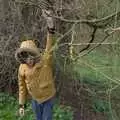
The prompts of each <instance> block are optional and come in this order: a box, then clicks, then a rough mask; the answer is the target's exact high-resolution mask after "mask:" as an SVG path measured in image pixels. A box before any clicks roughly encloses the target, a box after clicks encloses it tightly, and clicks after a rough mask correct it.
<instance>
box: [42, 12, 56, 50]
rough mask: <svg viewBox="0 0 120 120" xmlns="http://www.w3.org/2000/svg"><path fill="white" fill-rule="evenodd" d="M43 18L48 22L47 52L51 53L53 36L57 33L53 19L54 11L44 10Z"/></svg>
mask: <svg viewBox="0 0 120 120" xmlns="http://www.w3.org/2000/svg"><path fill="white" fill-rule="evenodd" d="M43 16H44V18H45V19H46V22H47V28H48V32H47V41H46V49H45V51H46V52H51V48H52V46H53V36H54V35H53V34H54V32H55V26H54V20H53V17H52V11H50V10H43Z"/></svg>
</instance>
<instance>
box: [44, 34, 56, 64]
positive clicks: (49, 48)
mask: <svg viewBox="0 0 120 120" xmlns="http://www.w3.org/2000/svg"><path fill="white" fill-rule="evenodd" d="M53 41H54V40H53V34H51V33H49V32H48V33H47V41H46V48H45V53H44V60H45V63H44V64H52V62H53V59H52V58H53V55H52V54H53V50H52V48H53Z"/></svg>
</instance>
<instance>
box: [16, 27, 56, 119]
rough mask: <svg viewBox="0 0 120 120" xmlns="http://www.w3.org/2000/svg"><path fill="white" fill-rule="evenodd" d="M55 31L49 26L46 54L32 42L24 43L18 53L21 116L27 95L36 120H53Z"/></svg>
mask: <svg viewBox="0 0 120 120" xmlns="http://www.w3.org/2000/svg"><path fill="white" fill-rule="evenodd" d="M53 33H54V29H53V28H50V27H49V26H48V33H47V42H46V48H45V52H44V54H43V55H42V56H41V55H40V52H39V49H38V48H37V47H36V45H35V43H34V42H33V41H32V40H27V41H23V42H22V43H21V46H20V48H19V49H18V50H17V51H16V54H15V56H16V59H17V60H18V61H19V62H21V64H20V67H19V71H18V80H19V82H18V83H19V106H20V108H19V114H20V115H21V116H23V115H24V108H25V101H26V95H27V93H29V94H30V95H31V96H32V109H33V111H34V113H35V115H36V120H52V108H53V101H54V100H53V99H54V96H55V93H56V89H55V85H54V79H53V72H52V51H51V48H52V44H53V40H52V35H53Z"/></svg>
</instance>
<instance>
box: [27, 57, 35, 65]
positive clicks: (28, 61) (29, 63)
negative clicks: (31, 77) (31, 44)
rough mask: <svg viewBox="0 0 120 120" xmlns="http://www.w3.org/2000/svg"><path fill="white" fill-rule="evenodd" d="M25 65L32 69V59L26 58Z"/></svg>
mask: <svg viewBox="0 0 120 120" xmlns="http://www.w3.org/2000/svg"><path fill="white" fill-rule="evenodd" d="M26 64H27V65H28V66H29V67H33V66H34V59H33V58H27V60H26Z"/></svg>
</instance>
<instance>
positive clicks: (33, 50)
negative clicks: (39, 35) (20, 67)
mask: <svg viewBox="0 0 120 120" xmlns="http://www.w3.org/2000/svg"><path fill="white" fill-rule="evenodd" d="M29 55H31V56H33V57H38V56H39V55H40V51H39V49H38V48H37V46H36V45H35V43H34V42H33V40H26V41H23V42H22V43H21V45H20V48H18V49H17V50H16V52H15V58H16V60H17V61H18V62H20V63H24V62H25V61H24V60H25V59H26V58H27V57H28V56H29Z"/></svg>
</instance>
